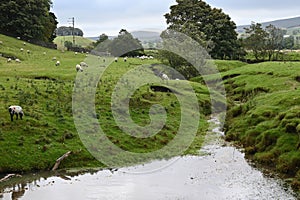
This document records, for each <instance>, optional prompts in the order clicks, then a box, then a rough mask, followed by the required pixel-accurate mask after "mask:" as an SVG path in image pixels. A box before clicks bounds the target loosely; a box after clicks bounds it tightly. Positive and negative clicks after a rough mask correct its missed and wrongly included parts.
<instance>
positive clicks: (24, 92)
mask: <svg viewBox="0 0 300 200" xmlns="http://www.w3.org/2000/svg"><path fill="white" fill-rule="evenodd" d="M0 40H1V41H3V44H0V53H1V54H2V56H4V57H0V91H1V92H0V102H1V103H0V123H1V128H0V153H1V157H0V173H5V172H22V171H23V172H24V171H32V170H48V169H51V167H52V166H53V165H54V163H55V160H56V159H57V158H58V157H60V156H61V155H63V154H64V153H66V152H67V151H72V155H71V156H70V157H68V158H67V159H66V160H64V161H63V162H62V164H61V166H60V168H86V167H105V166H104V164H103V163H100V162H98V161H97V160H96V159H95V158H94V157H93V156H92V155H91V153H92V154H93V155H94V156H96V157H97V156H98V155H99V152H106V153H107V155H112V156H110V157H109V159H108V162H109V163H110V164H111V165H113V164H112V163H113V162H114V159H115V158H116V157H114V154H115V149H113V148H111V149H110V148H106V146H105V145H106V144H107V143H106V142H107V139H108V140H109V143H110V144H113V145H115V146H117V147H118V148H120V149H122V150H124V151H126V152H133V153H137V154H145V155H146V156H142V157H140V159H136V158H135V157H130V156H128V157H127V154H124V157H123V158H122V159H121V161H120V162H116V165H117V166H120V165H121V166H125V165H128V164H130V165H132V164H136V163H140V162H143V161H146V160H150V159H157V158H159V159H163V158H170V157H172V156H175V155H176V154H173V153H172V151H171V153H170V152H168V151H166V152H163V153H161V152H159V153H158V154H155V153H154V154H152V155H151V156H148V154H147V153H151V152H156V151H157V150H159V149H161V148H162V147H164V146H166V145H168V144H171V143H172V141H173V140H174V138H176V136H177V135H176V133H177V132H178V129H179V127H178V126H179V124H180V123H181V118H182V113H181V107H180V106H181V105H180V102H179V101H178V98H177V96H176V94H173V93H168V92H154V91H151V90H150V89H149V87H150V86H151V85H153V84H152V83H149V84H144V85H141V86H140V87H138V88H134V84H137V83H138V82H139V81H141V80H145V81H147V80H148V77H147V76H148V74H151V73H150V68H151V66H153V65H152V64H157V63H159V61H157V60H147V61H143V62H142V61H141V60H139V59H134V58H129V60H128V62H123V61H122V60H121V59H120V60H119V62H113V63H111V64H110V65H109V67H108V68H107V69H105V68H104V67H103V66H104V65H105V63H103V61H102V59H100V61H99V60H98V58H97V57H93V56H91V57H89V56H88V58H90V60H88V61H89V62H91V63H92V65H93V66H94V63H96V64H95V67H94V68H92V67H89V68H86V69H85V71H84V72H83V73H80V75H77V72H76V71H75V65H76V64H77V63H79V62H81V61H84V60H86V59H87V57H86V55H85V54H78V55H75V54H74V52H67V51H66V52H61V51H58V50H50V49H45V48H42V47H38V46H34V45H31V44H26V45H23V41H20V40H16V39H14V38H10V37H6V36H3V35H0ZM20 48H24V51H23V52H21V51H20ZM27 49H28V50H30V54H27V53H26V50H27ZM44 52H46V53H45V54H44ZM5 57H13V58H19V59H21V63H16V62H15V61H13V62H10V63H7V58H5ZM53 57H56V58H57V60H60V62H61V66H55V61H53V60H52V58H53ZM111 59H112V58H111ZM108 61H109V58H107V61H106V62H108ZM214 62H215V65H216V66H217V67H218V69H219V71H220V72H221V76H222V78H223V81H224V84H225V87H226V92H227V94H226V96H227V104H228V110H227V116H226V123H225V131H226V139H227V140H229V141H234V142H237V143H238V144H241V145H242V146H243V147H244V148H245V152H246V156H248V157H249V158H251V159H252V160H254V161H255V162H256V163H260V164H262V165H264V166H267V167H268V168H269V167H271V168H272V169H274V170H275V171H277V172H280V173H281V174H283V175H285V177H287V178H290V181H291V183H292V185H293V186H294V187H295V188H296V189H297V190H299V187H300V151H299V146H300V139H299V138H300V107H299V105H300V97H299V96H300V92H299V87H300V70H299V69H300V63H299V62H264V63H258V64H246V63H243V62H239V61H222V60H216V61H214ZM88 64H89V63H88ZM138 66H141V67H140V68H137V67H138ZM104 69H105V70H104ZM136 69H137V71H135V73H134V74H139V76H132V75H130V73H129V75H128V76H127V77H126V79H122V77H123V76H124V75H126V74H127V73H128V72H130V71H132V70H136ZM101 73H102V74H101ZM99 74H101V80H100V81H99V82H97V78H98V77H97V76H98V75H99ZM76 75H77V76H76ZM76 77H77V79H76ZM215 78H216V75H209V76H207V77H205V79H206V81H209V82H214V79H215ZM75 80H76V81H75ZM203 80H204V79H203V77H196V78H193V79H192V80H191V81H192V82H189V83H190V85H191V86H192V88H193V90H194V91H196V94H197V95H196V98H197V101H198V105H199V107H200V111H201V120H200V123H199V127H197V129H198V130H197V134H196V136H195V138H193V141H192V145H191V146H190V147H189V148H188V149H186V150H184V152H182V154H197V153H198V150H199V149H200V148H201V144H202V142H203V138H204V135H205V133H206V130H207V128H208V124H207V123H206V118H205V117H207V116H209V114H210V105H211V102H210V97H209V92H208V89H207V88H206V86H205V85H203V83H204V82H203ZM95 81H96V83H97V84H95ZM148 81H149V80H148ZM120 82H121V83H123V84H121V85H118V83H120ZM125 83H126V84H125ZM128 83H133V85H131V84H128ZM186 83H188V81H179V82H178V81H177V82H176V81H170V83H168V84H169V86H170V87H171V88H172V87H173V89H174V90H175V91H176V88H182V90H181V92H180V93H181V94H183V96H188V95H190V93H191V91H189V90H188V89H187V88H186ZM80 84H83V85H87V86H94V88H95V95H94V96H93V95H91V93H90V91H92V89H91V88H89V87H88V88H84V87H79V86H80ZM161 84H166V83H161ZM78 85H79V86H78ZM125 85H126V87H127V88H129V89H134V91H135V92H134V93H133V94H132V96H130V98H129V103H128V104H129V110H128V111H127V110H123V107H124V106H125V105H126V99H127V96H126V89H125V90H120V91H121V92H120V93H117V94H115V93H114V91H116V90H119V89H120V88H122V87H123V86H125ZM74 86H78V88H75V87H74ZM74 88H75V89H74ZM77 89H78V90H82V93H81V94H82V95H80V94H79V95H75V96H73V100H74V97H75V98H76V100H78V102H84V103H85V102H89V101H90V100H91V99H93V100H94V104H95V113H91V114H90V113H89V112H87V110H88V109H86V106H85V104H82V105H81V104H78V105H79V106H78V107H77V108H76V109H75V110H73V109H74V108H73V107H72V106H74V105H77V104H73V105H72V95H74V94H73V91H74V90H77ZM114 95H115V96H114ZM113 99H117V100H118V101H115V102H112V100H113ZM220 103H222V102H220ZM12 104H16V105H20V106H22V107H23V109H24V113H25V116H24V119H23V120H22V121H21V120H18V121H16V120H15V121H13V122H11V121H10V118H9V113H8V111H7V108H8V106H10V105H12ZM157 104H160V105H162V106H163V107H164V108H165V111H166V123H165V124H163V123H162V122H160V121H159V120H160V119H161V116H160V115H157V116H152V117H153V118H151V117H150V115H149V111H151V109H150V108H151V107H152V106H153V105H157ZM80 106H82V107H80ZM88 106H89V104H88V103H87V107H88ZM112 107H114V108H116V110H117V112H119V113H122V114H124V116H128V115H129V114H130V117H131V119H132V121H133V122H134V124H133V125H132V124H131V123H127V122H128V121H126V120H124V119H123V118H121V119H120V120H121V121H122V120H123V125H124V126H126V128H127V129H128V131H129V132H131V134H132V135H128V134H126V133H125V132H124V131H123V130H122V129H121V128H120V126H119V125H118V124H117V123H116V121H115V119H114V116H113V112H112ZM74 111H75V113H76V117H74V116H73V114H72V112H74ZM185 113H186V118H185V119H187V120H192V119H193V116H195V114H196V113H195V112H194V110H193V108H187V110H186V111H185ZM80 117H82V118H80ZM78 119H79V120H80V121H81V122H82V123H81V124H80V125H78V127H77V128H78V129H80V130H81V131H82V132H84V134H83V135H82V134H81V135H78V132H77V129H76V128H75V124H74V123H75V122H76V120H78ZM125 119H126V118H125ZM151 120H153V121H155V122H157V123H156V124H157V125H158V126H162V129H161V130H160V131H159V132H158V133H157V134H155V135H150V136H149V137H147V138H143V137H142V136H143V135H144V134H149V133H148V130H145V127H147V125H149V124H151ZM98 123H99V124H100V125H101V128H102V130H103V132H104V133H105V134H106V135H105V137H103V136H102V135H99V133H98V131H97V130H98V128H97V124H98ZM136 125H139V126H138V127H137V126H136ZM188 139H189V138H183V140H188ZM82 141H84V142H85V144H86V146H88V148H89V150H90V151H87V150H86V148H85V146H84V145H83V143H82ZM99 141H100V142H103V143H101V144H104V146H100V147H99V145H98V144H99V143H98V142H99ZM176 145H177V146H176ZM176 145H175V147H177V148H184V147H182V146H180V145H181V144H180V143H177V144H176Z"/></svg>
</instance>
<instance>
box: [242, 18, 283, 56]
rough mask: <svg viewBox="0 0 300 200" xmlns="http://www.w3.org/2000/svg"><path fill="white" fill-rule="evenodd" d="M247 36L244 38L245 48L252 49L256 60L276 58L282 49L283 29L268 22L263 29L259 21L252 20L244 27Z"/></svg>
mask: <svg viewBox="0 0 300 200" xmlns="http://www.w3.org/2000/svg"><path fill="white" fill-rule="evenodd" d="M245 30H246V34H247V35H248V37H246V38H245V40H244V42H245V48H246V49H248V50H250V51H252V52H253V55H254V57H255V59H256V60H264V59H265V57H267V59H268V60H269V61H270V60H277V59H278V54H279V53H280V50H282V49H283V45H284V35H285V33H286V31H285V30H282V29H280V28H277V27H275V26H274V25H272V24H270V25H268V26H267V27H266V28H265V29H263V28H262V25H261V24H260V23H254V22H252V24H251V26H250V27H249V28H245Z"/></svg>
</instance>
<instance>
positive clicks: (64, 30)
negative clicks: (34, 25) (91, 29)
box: [55, 26, 83, 36]
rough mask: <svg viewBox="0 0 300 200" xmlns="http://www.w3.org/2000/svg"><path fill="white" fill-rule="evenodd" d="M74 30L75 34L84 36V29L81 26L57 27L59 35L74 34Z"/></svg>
mask: <svg viewBox="0 0 300 200" xmlns="http://www.w3.org/2000/svg"><path fill="white" fill-rule="evenodd" d="M73 31H74V35H76V36H83V31H82V30H81V29H79V28H74V30H73V27H71V26H60V27H58V28H57V29H56V31H55V32H56V35H58V36H68V35H73Z"/></svg>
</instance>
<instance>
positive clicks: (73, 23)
mask: <svg viewBox="0 0 300 200" xmlns="http://www.w3.org/2000/svg"><path fill="white" fill-rule="evenodd" d="M69 19H71V21H68V22H71V23H72V36H73V46H75V18H74V17H72V18H69Z"/></svg>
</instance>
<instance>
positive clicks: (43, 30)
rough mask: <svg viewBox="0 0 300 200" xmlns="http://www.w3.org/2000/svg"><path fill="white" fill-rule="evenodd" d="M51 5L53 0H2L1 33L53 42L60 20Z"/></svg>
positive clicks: (0, 1)
mask: <svg viewBox="0 0 300 200" xmlns="http://www.w3.org/2000/svg"><path fill="white" fill-rule="evenodd" d="M51 6H52V1H51V0H17V1H16V0H14V1H11V0H0V33H1V34H5V35H9V36H13V37H20V38H21V39H23V40H27V41H32V42H33V41H42V42H52V41H53V39H54V38H55V37H56V36H55V29H56V26H57V24H58V22H57V19H56V16H55V14H54V13H52V12H50V8H51Z"/></svg>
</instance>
